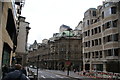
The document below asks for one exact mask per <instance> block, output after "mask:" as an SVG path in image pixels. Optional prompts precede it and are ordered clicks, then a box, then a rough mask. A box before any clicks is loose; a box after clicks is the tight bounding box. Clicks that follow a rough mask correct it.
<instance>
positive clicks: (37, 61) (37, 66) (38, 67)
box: [37, 55, 39, 79]
mask: <svg viewBox="0 0 120 80" xmlns="http://www.w3.org/2000/svg"><path fill="white" fill-rule="evenodd" d="M38 65H39V55H38V56H37V79H38V69H39V66H38Z"/></svg>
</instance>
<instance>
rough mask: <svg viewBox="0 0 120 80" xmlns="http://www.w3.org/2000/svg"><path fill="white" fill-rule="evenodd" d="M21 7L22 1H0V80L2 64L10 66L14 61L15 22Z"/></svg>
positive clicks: (15, 42)
mask: <svg viewBox="0 0 120 80" xmlns="http://www.w3.org/2000/svg"><path fill="white" fill-rule="evenodd" d="M23 5H24V4H23V3H22V0H21V2H15V1H14V0H11V2H2V1H0V79H1V76H2V75H1V73H2V72H1V69H2V68H1V67H2V66H3V65H4V64H6V65H8V66H10V65H11V64H12V61H13V60H14V57H13V54H14V53H15V49H16V46H17V27H18V24H17V21H18V16H19V15H20V14H21V13H20V12H21V9H22V6H23ZM20 6H21V8H20Z"/></svg>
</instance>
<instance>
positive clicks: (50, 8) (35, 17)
mask: <svg viewBox="0 0 120 80" xmlns="http://www.w3.org/2000/svg"><path fill="white" fill-rule="evenodd" d="M102 1H104V0H26V2H25V5H24V7H23V9H22V16H24V17H26V21H27V22H29V23H30V25H29V26H30V27H31V29H30V31H29V35H28V43H29V44H33V42H34V41H35V40H37V42H38V43H41V42H42V40H43V39H49V38H51V37H52V36H53V33H59V28H60V26H61V25H62V24H65V25H67V26H70V27H71V28H72V29H74V28H75V27H76V26H77V25H78V23H79V22H80V21H82V20H83V17H84V12H85V11H87V9H89V8H97V6H99V5H102Z"/></svg>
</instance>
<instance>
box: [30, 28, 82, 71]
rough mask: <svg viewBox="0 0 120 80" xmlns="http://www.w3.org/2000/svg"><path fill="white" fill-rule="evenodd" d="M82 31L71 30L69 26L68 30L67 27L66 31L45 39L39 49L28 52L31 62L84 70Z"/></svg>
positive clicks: (50, 66)
mask: <svg viewBox="0 0 120 80" xmlns="http://www.w3.org/2000/svg"><path fill="white" fill-rule="evenodd" d="M60 29H61V28H60ZM69 29H70V30H69ZM73 33H75V34H73ZM81 33H82V31H81V30H80V32H79V31H77V28H76V30H71V28H69V27H68V30H67V28H66V29H65V30H64V31H63V30H62V32H61V31H60V33H56V34H54V35H53V37H52V38H50V39H49V40H46V39H45V40H43V43H41V44H39V47H38V49H36V50H33V51H30V53H29V54H28V61H29V64H30V65H34V66H39V67H40V68H47V69H54V70H64V69H67V67H68V66H69V67H70V69H71V70H73V69H76V70H82V66H83V64H82V36H81ZM33 45H34V44H33ZM34 46H35V45H34ZM37 62H38V63H37ZM68 62H69V64H68Z"/></svg>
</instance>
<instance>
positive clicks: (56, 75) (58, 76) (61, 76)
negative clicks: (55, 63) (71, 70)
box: [56, 75, 64, 78]
mask: <svg viewBox="0 0 120 80" xmlns="http://www.w3.org/2000/svg"><path fill="white" fill-rule="evenodd" d="M56 76H57V77H60V78H64V77H62V76H60V75H56Z"/></svg>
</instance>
